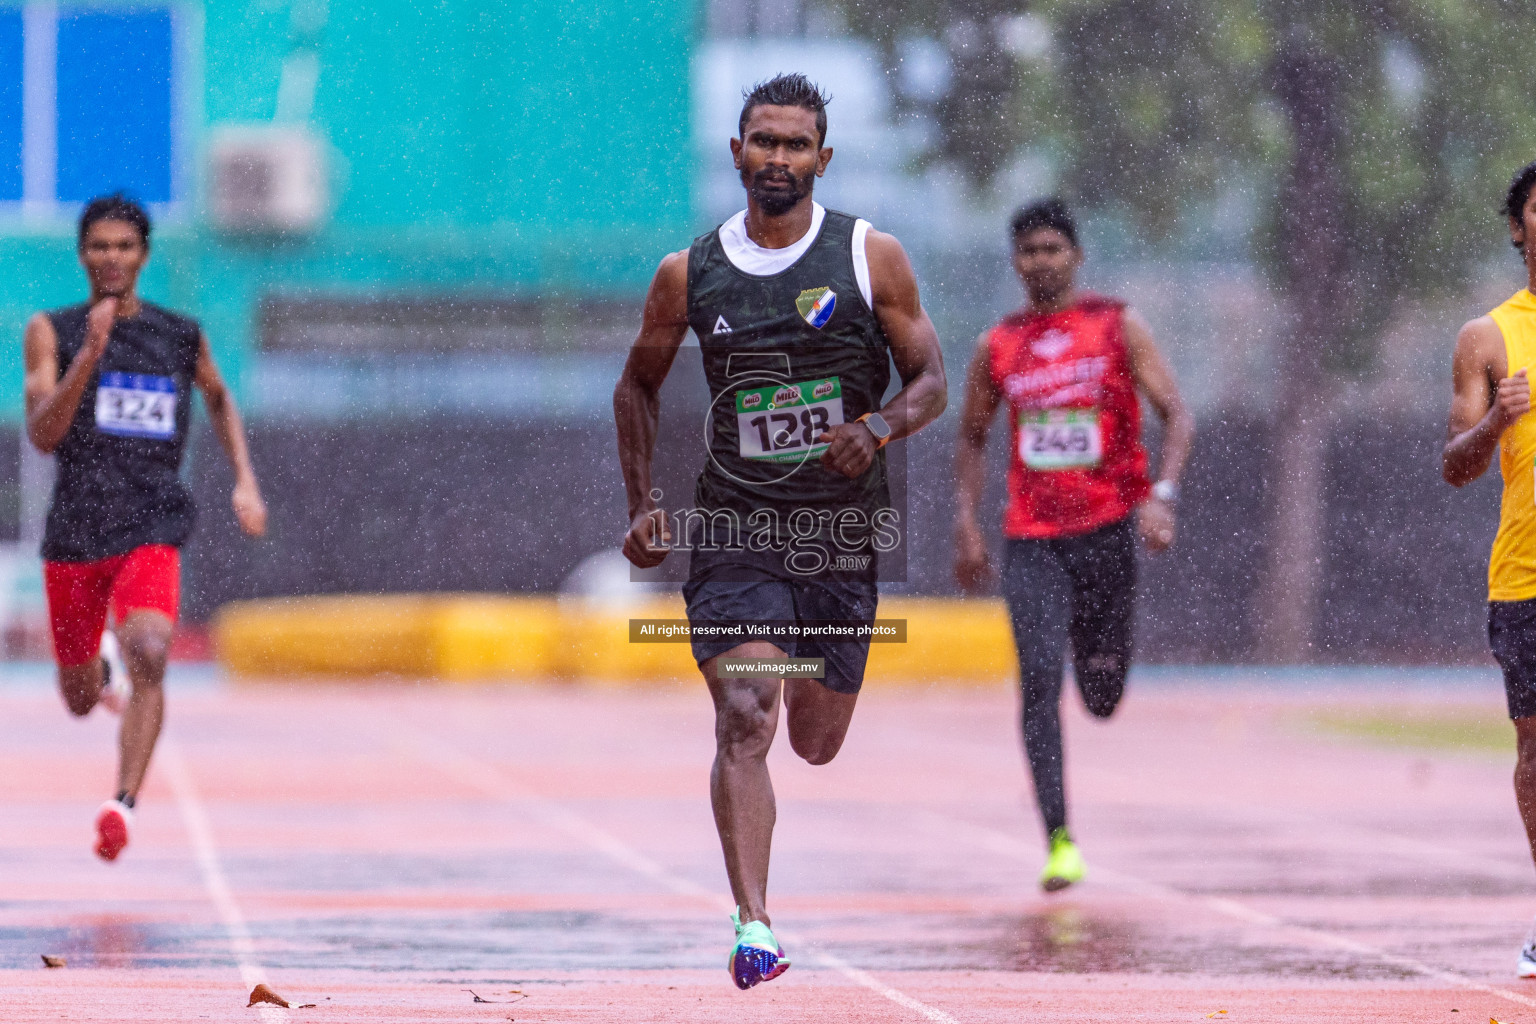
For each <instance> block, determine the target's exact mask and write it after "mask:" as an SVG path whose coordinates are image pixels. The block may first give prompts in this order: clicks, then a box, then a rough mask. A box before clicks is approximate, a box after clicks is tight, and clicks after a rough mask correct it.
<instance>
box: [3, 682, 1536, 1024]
mask: <svg viewBox="0 0 1536 1024" xmlns="http://www.w3.org/2000/svg"><path fill="white" fill-rule="evenodd" d="M174 671H175V670H174V669H173V673H174ZM1463 678H1464V677H1463ZM3 679H4V677H3V676H0V1020H7V1021H10V1020H15V1021H46V1020H70V1021H116V1020H123V1021H129V1020H131V1021H145V1020H154V1021H161V1022H180V1021H203V1020H213V1021H231V1020H234V1021H263V1022H267V1021H305V1020H315V1021H321V1020H331V1021H347V1022H370V1021H381V1022H382V1021H391V1022H394V1021H400V1022H404V1021H497V1022H499V1021H506V1020H508V1019H512V1020H515V1021H547V1022H578V1021H579V1022H589V1021H590V1022H598V1021H604V1022H607V1021H614V1022H618V1021H622V1022H626V1024H631V1022H640V1021H684V1022H692V1021H724V1020H729V1021H742V1022H754V1021H763V1022H769V1021H772V1022H782V1021H818V1022H819V1021H913V1022H921V1021H925V1020H926V1021H935V1022H941V1024H947V1022H959V1024H972V1022H977V1024H980V1022H1004V1021H1007V1022H1013V1021H1021V1020H1063V1021H1074V1022H1076V1021H1099V1020H1102V1021H1115V1022H1128V1021H1191V1022H1193V1021H1204V1020H1226V1021H1325V1020H1337V1021H1360V1020H1391V1021H1407V1022H1416V1021H1431V1020H1433V1021H1457V1020H1460V1021H1462V1022H1469V1021H1471V1022H1476V1024H1481V1022H1482V1021H1484V1020H1487V1019H1488V1018H1490V1017H1494V1018H1497V1019H1498V1020H1500V1021H1509V1022H1514V1021H1523V1022H1532V1024H1536V983H1521V982H1518V981H1516V980H1515V979H1514V977H1513V975H1512V968H1513V959H1514V954H1515V952H1516V950H1517V948H1518V944H1519V941H1520V939H1521V937H1522V935H1523V933H1524V931H1525V928H1526V926H1527V925H1528V923H1529V921H1530V918H1531V915H1532V913H1536V885H1533V882H1536V877H1533V872H1532V868H1531V865H1530V861H1529V857H1528V855H1527V853H1526V851H1525V848H1524V839H1523V834H1522V832H1521V830H1520V827H1519V822H1518V819H1517V817H1516V814H1515V809H1514V801H1513V797H1512V794H1511V792H1510V783H1509V758H1508V757H1501V756H1490V755H1456V754H1436V753H1433V752H1424V751H1415V750H1409V749H1394V748H1381V747H1373V746H1369V745H1364V744H1360V743H1353V742H1349V741H1344V740H1340V739H1337V738H1332V737H1329V736H1326V735H1323V734H1320V733H1318V732H1316V731H1313V730H1312V729H1310V728H1309V727H1308V726H1307V725H1306V724H1305V721H1304V719H1305V715H1306V713H1307V712H1308V711H1309V710H1310V709H1313V708H1315V707H1317V706H1320V705H1322V704H1324V703H1327V704H1329V705H1330V706H1332V707H1341V706H1346V705H1349V706H1359V707H1361V708H1363V709H1367V710H1368V709H1369V708H1371V707H1374V706H1378V705H1381V706H1392V707H1397V706H1401V704H1402V703H1404V702H1418V703H1426V704H1430V705H1433V706H1436V707H1441V706H1444V707H1454V708H1456V709H1459V710H1463V711H1465V710H1469V709H1470V710H1476V711H1479V712H1482V713H1485V714H1487V715H1489V716H1490V717H1493V716H1497V715H1499V714H1500V707H1499V695H1498V692H1497V688H1496V684H1495V685H1490V686H1480V687H1472V688H1468V687H1466V686H1464V685H1463V686H1460V687H1458V688H1456V689H1455V690H1454V691H1452V690H1441V691H1432V690H1427V689H1423V688H1418V689H1412V690H1407V691H1396V690H1392V689H1388V688H1386V687H1381V686H1374V687H1360V686H1352V687H1344V688H1342V689H1338V690H1334V691H1332V695H1328V696H1325V695H1322V694H1324V693H1325V692H1326V691H1319V690H1312V691H1308V693H1305V694H1303V693H1301V692H1299V691H1297V690H1295V689H1294V688H1292V689H1291V690H1290V691H1289V692H1285V691H1276V690H1265V689H1261V688H1258V687H1256V686H1253V685H1251V684H1245V683H1242V682H1230V683H1229V684H1227V685H1221V686H1214V685H1213V686H1201V687H1194V686H1189V687H1179V686H1176V685H1170V684H1168V683H1166V682H1163V683H1159V684H1157V685H1147V686H1140V687H1136V688H1134V689H1133V692H1132V694H1131V696H1130V697H1129V698H1128V700H1127V702H1126V705H1125V707H1124V708H1123V709H1122V711H1121V712H1120V714H1119V715H1117V716H1116V718H1115V720H1114V721H1112V722H1111V723H1109V724H1107V725H1105V724H1100V723H1094V722H1089V721H1088V720H1087V719H1086V718H1085V716H1083V715H1082V714H1081V713H1080V712H1078V711H1076V710H1075V702H1074V710H1073V711H1071V712H1069V713H1068V715H1067V716H1066V717H1067V719H1068V733H1069V735H1068V784H1069V790H1070V795H1071V798H1072V804H1073V812H1074V829H1075V831H1076V832H1077V834H1078V837H1079V839H1080V841H1081V843H1082V845H1083V847H1084V850H1085V853H1086V855H1087V857H1088V859H1089V864H1090V871H1091V872H1092V876H1091V877H1090V879H1089V881H1088V882H1087V883H1086V884H1084V885H1083V886H1081V887H1078V888H1077V889H1075V890H1069V891H1068V892H1067V893H1064V894H1061V895H1059V896H1055V897H1046V896H1043V895H1041V894H1039V893H1038V892H1037V891H1036V890H1035V887H1034V881H1033V880H1034V874H1035V872H1036V871H1037V870H1038V867H1039V863H1040V859H1041V850H1040V846H1041V844H1040V838H1039V828H1038V825H1037V823H1036V820H1035V817H1034V813H1033V811H1032V809H1030V807H1029V804H1028V801H1027V796H1028V791H1027V782H1026V780H1025V778H1024V775H1023V770H1022V758H1021V755H1020V753H1019V750H1018V741H1017V737H1016V731H1015V724H1014V714H1015V711H1014V697H1013V696H1012V694H1011V693H1009V692H1008V691H1006V690H1001V689H1000V690H996V691H986V692H977V691H949V692H945V691H932V692H925V691H893V690H873V691H872V692H870V693H868V694H867V695H866V697H865V698H864V701H863V706H861V708H860V709H859V713H858V715H857V717H856V718H855V721H854V727H853V731H852V733H851V735H850V738H849V741H848V744H847V746H846V747H845V748H844V750H843V753H842V754H841V755H840V756H839V757H838V759H837V761H835V762H834V763H833V764H831V765H829V766H826V767H822V768H812V767H810V766H807V765H804V764H802V763H800V762H798V761H796V760H795V758H794V757H793V755H792V754H791V753H790V752H789V751H788V745H787V744H786V743H783V742H781V743H780V744H779V745H778V747H777V748H776V750H775V754H774V765H773V767H774V779H775V784H776V786H777V789H778V794H779V800H780V810H779V828H778V835H777V841H776V845H775V850H774V868H773V884H772V891H771V901H770V907H771V909H772V910H773V912H774V922H775V925H776V926H777V928H778V929H779V930H780V931H781V935H782V937H783V938H784V939H785V943H786V946H787V947H788V950H789V952H790V954H791V956H792V958H793V959H794V961H795V966H794V968H793V969H792V970H791V971H790V972H789V973H788V974H787V975H785V976H784V977H783V978H781V979H779V980H777V981H774V982H772V983H769V984H768V985H765V986H763V987H761V988H759V989H756V990H754V991H752V992H747V993H740V992H737V991H736V990H735V989H734V988H733V987H731V985H730V982H729V980H728V978H727V976H726V972H725V970H724V966H725V964H724V961H725V954H726V949H727V946H728V944H729V941H730V928H729V925H728V923H727V922H726V920H725V916H724V907H725V904H726V899H725V896H724V893H725V884H724V872H723V870H722V869H721V865H720V858H719V852H718V847H717V844H716V840H715V836H714V829H713V825H712V821H711V818H710V814H709V807H708V802H707V778H706V773H707V769H708V764H709V759H710V756H711V747H712V741H711V732H710V715H709V708H708V704H707V701H706V699H705V697H704V695H703V693H702V690H701V689H668V690H660V691H656V692H651V693H637V692H629V691H615V690H611V689H596V688H583V687H566V688H554V687H551V688H528V687H507V688H486V689H467V688H452V687H439V688H433V687H414V686H405V685H379V686H352V687H320V686H303V687H299V686H293V687H283V686H271V687H251V688H243V689H242V688H232V687H223V688H221V687H211V688H209V687H204V688H201V689H198V690H195V691H194V692H186V693H177V692H175V691H176V688H175V683H174V680H173V682H172V695H171V710H170V727H169V729H168V738H169V743H170V746H168V747H167V748H166V749H165V750H164V751H162V754H161V756H160V757H159V758H158V759H157V762H156V764H155V766H154V767H153V768H152V769H151V778H150V784H149V787H148V789H147V791H146V793H145V794H144V796H143V798H142V799H141V801H140V811H139V816H138V823H137V828H136V830H135V832H134V835H133V843H132V845H131V846H130V847H129V848H128V850H127V851H126V852H125V853H124V854H123V856H122V857H121V858H120V859H119V861H118V862H117V863H116V864H111V865H107V864H102V863H100V862H98V861H97V860H96V859H95V858H94V857H93V856H92V854H91V852H90V825H91V820H92V816H93V814H94V811H95V808H96V806H97V804H98V803H99V802H100V801H101V799H102V798H103V797H105V796H107V795H110V793H109V789H110V780H111V777H112V756H113V734H114V727H115V720H112V719H109V718H106V717H105V716H100V715H99V713H98V714H97V715H93V716H91V718H89V719H87V720H86V721H84V722H76V721H73V720H71V719H70V718H69V717H68V716H67V714H66V713H65V712H64V710H63V708H62V706H61V705H60V703H59V702H58V700H57V699H56V698H54V697H52V696H50V695H46V694H44V693H42V692H41V691H39V690H38V689H37V687H35V686H31V685H26V686H6V685H3ZM1323 681H1324V682H1326V681H1327V680H1323ZM44 953H48V954H57V955H61V956H64V957H66V958H67V960H68V966H67V967H64V968H62V969H56V970H48V969H45V968H44V967H43V966H42V964H41V960H40V955H41V954H44ZM255 980H266V981H268V982H269V983H270V984H271V985H272V987H273V988H274V989H276V990H277V991H278V992H279V993H282V994H283V995H285V996H287V997H288V998H289V999H291V1000H293V1001H295V1002H313V1003H316V1004H317V1006H316V1007H315V1008H314V1009H294V1010H287V1011H284V1010H277V1009H269V1010H266V1011H258V1010H256V1009H246V1007H245V995H246V993H247V992H248V991H249V989H250V985H251V984H252V983H253V982H254V981H255ZM471 990H472V991H473V992H474V993H477V994H479V995H480V996H481V997H482V998H484V999H486V1000H494V1002H485V1003H475V1002H474V1001H473V996H472V995H471ZM513 990H517V991H516V992H514V991H513ZM1223 1010H1225V1011H1226V1012H1225V1013H1219V1012H1218V1011H1223ZM1453 1010H1454V1011H1456V1012H1455V1013H1453V1012H1452V1011H1453ZM1208 1015H1212V1016H1208Z"/></svg>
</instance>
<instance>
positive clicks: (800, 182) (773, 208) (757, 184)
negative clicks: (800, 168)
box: [747, 168, 816, 217]
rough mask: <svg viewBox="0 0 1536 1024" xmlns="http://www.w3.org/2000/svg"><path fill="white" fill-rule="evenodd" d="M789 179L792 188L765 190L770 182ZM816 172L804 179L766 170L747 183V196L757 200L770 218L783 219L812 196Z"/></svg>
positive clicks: (759, 172)
mask: <svg viewBox="0 0 1536 1024" xmlns="http://www.w3.org/2000/svg"><path fill="white" fill-rule="evenodd" d="M786 178H787V179H789V182H790V186H791V187H790V188H789V189H787V190H783V191H780V190H778V189H768V188H764V187H763V185H764V183H766V182H769V181H783V180H785V179H786ZM815 183H816V172H815V171H811V172H810V173H809V174H807V175H806V176H805V177H803V178H797V177H795V176H794V175H793V174H786V173H782V172H774V171H769V170H768V169H766V168H764V169H763V170H761V171H758V172H757V173H756V174H754V175H753V176H752V180H751V181H750V182H749V183H747V194H748V195H750V196H751V197H752V198H753V199H755V200H757V205H758V206H759V207H760V208H761V209H762V211H763V212H764V213H766V214H767V215H768V216H770V217H781V216H783V215H784V214H786V213H788V212H789V211H790V210H792V209H794V208H795V204H796V203H798V202H800V200H802V199H804V198H805V197H806V196H808V195H810V194H811V189H812V188H814V187H815Z"/></svg>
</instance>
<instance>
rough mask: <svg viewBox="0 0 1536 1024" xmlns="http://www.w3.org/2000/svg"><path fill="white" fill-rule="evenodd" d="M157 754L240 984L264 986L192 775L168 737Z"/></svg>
mask: <svg viewBox="0 0 1536 1024" xmlns="http://www.w3.org/2000/svg"><path fill="white" fill-rule="evenodd" d="M158 753H159V760H160V767H161V769H162V770H164V772H165V775H166V778H167V780H168V781H169V782H170V784H171V791H172V792H174V793H175V794H176V806H177V807H178V808H179V809H180V810H181V820H182V823H183V824H184V825H185V826H186V829H187V836H188V838H189V839H190V840H191V841H192V854H193V856H194V857H196V858H197V867H198V870H199V871H201V872H202V875H203V886H204V887H205V888H206V889H207V890H208V898H209V900H211V901H212V903H213V906H214V909H215V910H217V911H218V912H219V919H220V920H221V921H223V922H224V932H225V934H226V935H227V936H228V937H229V951H230V953H231V954H233V955H234V958H235V965H236V966H237V967H238V968H239V969H240V980H241V981H243V982H244V983H245V987H246V989H247V990H250V989H253V988H255V987H256V986H257V985H265V984H267V972H266V971H264V970H263V969H262V967H261V964H260V963H259V962H258V961H257V959H256V943H255V941H254V940H253V939H252V938H251V929H250V926H249V925H247V924H246V923H245V915H244V914H242V913H241V912H240V905H239V904H238V903H236V902H235V895H234V893H233V892H232V891H231V890H230V888H229V880H228V879H227V878H225V877H224V867H223V865H221V864H220V863H219V848H218V846H217V845H216V844H215V843H214V841H213V828H212V826H210V825H209V824H208V812H207V811H205V810H204V809H203V801H202V798H201V797H199V796H198V795H197V787H196V786H195V785H193V783H192V775H191V773H190V772H188V771H187V765H186V762H185V761H183V760H182V757H181V751H180V750H179V749H178V748H177V747H176V744H175V743H174V742H172V741H171V740H170V738H169V737H164V736H162V737H161V739H160V743H159V750H158ZM256 1010H257V1012H258V1013H259V1014H260V1015H261V1019H262V1020H263V1021H266V1022H268V1024H276V1022H278V1021H287V1020H288V1015H287V1014H286V1013H284V1012H283V1011H282V1008H281V1007H278V1006H272V1005H268V1004H263V1005H259V1006H257V1007H256Z"/></svg>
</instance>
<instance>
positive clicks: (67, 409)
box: [25, 296, 118, 455]
mask: <svg viewBox="0 0 1536 1024" xmlns="http://www.w3.org/2000/svg"><path fill="white" fill-rule="evenodd" d="M117 307H118V300H117V298H116V297H113V296H109V297H108V298H105V299H102V300H101V301H100V302H98V303H96V305H94V306H92V307H91V311H90V313H89V314H88V315H87V316H86V327H85V343H84V344H83V345H81V347H80V352H79V354H78V355H76V356H75V358H74V360H73V361H72V362H71V363H70V364H69V369H68V370H66V371H64V377H63V378H62V379H60V377H59V339H58V335H57V334H55V333H54V330H53V322H52V321H51V320H49V319H48V317H47V316H45V315H44V314H42V313H38V314H37V315H36V316H34V317H33V318H32V319H31V320H29V321H28V322H27V333H26V338H25V348H26V355H25V358H26V384H25V390H26V406H27V438H28V439H29V440H30V441H31V442H32V443H33V444H34V445H35V446H36V447H37V450H38V451H40V452H42V453H43V454H44V455H52V454H53V450H54V449H55V448H57V447H58V446H59V444H60V442H62V441H63V440H64V435H65V434H67V433H69V425H70V424H71V423H72V422H74V419H75V413H76V412H77V411H79V409H80V399H81V397H83V396H84V395H85V388H86V385H87V384H89V383H90V380H91V374H92V373H94V372H95V371H96V364H97V363H98V362H100V361H101V355H102V353H103V352H105V351H106V350H107V339H108V338H109V337H110V336H111V334H112V323H113V321H114V320H116V319H117Z"/></svg>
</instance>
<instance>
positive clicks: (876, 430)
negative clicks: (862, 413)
mask: <svg viewBox="0 0 1536 1024" xmlns="http://www.w3.org/2000/svg"><path fill="white" fill-rule="evenodd" d="M864 425H865V426H867V427H868V428H869V432H870V433H871V434H874V435H875V437H877V438H879V439H880V440H882V441H884V440H885V439H886V438H888V437H890V436H891V425H890V424H889V423H887V422H885V417H884V416H881V415H880V414H879V413H877V412H873V413H870V414H869V419H867V420H865V421H864Z"/></svg>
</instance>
